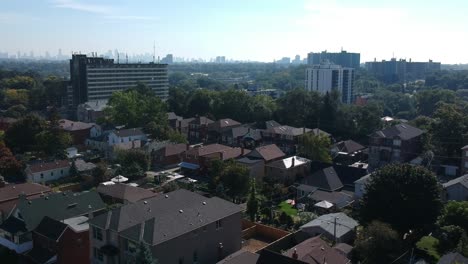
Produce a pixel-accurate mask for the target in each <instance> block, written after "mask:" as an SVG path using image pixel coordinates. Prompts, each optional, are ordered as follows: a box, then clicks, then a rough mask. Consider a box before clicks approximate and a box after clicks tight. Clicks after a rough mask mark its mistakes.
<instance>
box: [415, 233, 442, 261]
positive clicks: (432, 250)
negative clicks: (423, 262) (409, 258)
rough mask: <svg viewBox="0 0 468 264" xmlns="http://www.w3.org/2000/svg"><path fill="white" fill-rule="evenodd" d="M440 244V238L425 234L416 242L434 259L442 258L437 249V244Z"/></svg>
mask: <svg viewBox="0 0 468 264" xmlns="http://www.w3.org/2000/svg"><path fill="white" fill-rule="evenodd" d="M438 245H439V240H438V239H437V238H435V237H431V236H425V237H423V238H421V240H419V241H418V243H416V247H417V248H418V249H420V250H422V251H424V252H425V253H426V254H427V255H429V256H431V257H432V258H434V260H436V261H437V260H439V259H440V254H439V252H438V251H437V246H438Z"/></svg>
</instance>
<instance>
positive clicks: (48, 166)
mask: <svg viewBox="0 0 468 264" xmlns="http://www.w3.org/2000/svg"><path fill="white" fill-rule="evenodd" d="M67 167H70V163H69V162H68V160H56V161H50V162H41V163H36V164H32V165H29V170H31V172H32V173H36V172H41V171H48V170H55V169H60V168H67Z"/></svg>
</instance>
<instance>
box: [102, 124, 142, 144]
mask: <svg viewBox="0 0 468 264" xmlns="http://www.w3.org/2000/svg"><path fill="white" fill-rule="evenodd" d="M147 139H148V138H147V136H146V134H145V133H144V132H143V131H142V130H141V128H129V129H122V130H114V131H110V132H109V135H108V140H107V143H108V145H109V146H112V145H115V144H119V143H128V142H132V141H136V140H140V141H146V140H147Z"/></svg>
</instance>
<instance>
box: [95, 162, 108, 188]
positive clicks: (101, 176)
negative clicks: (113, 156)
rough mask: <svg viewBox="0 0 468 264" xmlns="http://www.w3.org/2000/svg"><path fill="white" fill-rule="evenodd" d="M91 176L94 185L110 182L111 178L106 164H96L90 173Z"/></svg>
mask: <svg viewBox="0 0 468 264" xmlns="http://www.w3.org/2000/svg"><path fill="white" fill-rule="evenodd" d="M91 175H92V176H93V180H94V184H95V185H98V184H100V183H101V182H106V181H108V180H110V178H111V176H112V175H111V173H110V170H109V169H108V168H107V164H106V163H103V162H101V163H98V164H97V167H96V168H95V169H94V170H93V171H92V173H91Z"/></svg>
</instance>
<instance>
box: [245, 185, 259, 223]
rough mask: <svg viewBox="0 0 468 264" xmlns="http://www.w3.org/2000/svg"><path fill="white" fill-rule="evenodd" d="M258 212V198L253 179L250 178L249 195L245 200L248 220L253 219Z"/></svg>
mask: <svg viewBox="0 0 468 264" xmlns="http://www.w3.org/2000/svg"><path fill="white" fill-rule="evenodd" d="M257 212H258V199H257V189H256V187H255V180H252V182H251V187H250V195H249V199H248V201H247V214H248V215H249V216H250V220H251V221H252V222H253V221H255V216H256V215H257Z"/></svg>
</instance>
